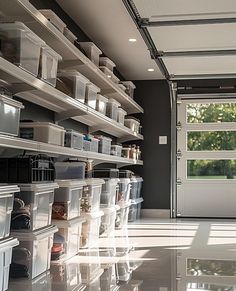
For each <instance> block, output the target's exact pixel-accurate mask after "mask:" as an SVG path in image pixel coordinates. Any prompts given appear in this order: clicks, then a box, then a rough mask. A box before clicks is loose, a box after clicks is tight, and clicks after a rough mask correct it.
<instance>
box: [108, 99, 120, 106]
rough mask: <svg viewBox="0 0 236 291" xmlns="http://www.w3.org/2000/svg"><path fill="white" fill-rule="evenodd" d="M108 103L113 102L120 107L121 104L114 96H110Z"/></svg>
mask: <svg viewBox="0 0 236 291" xmlns="http://www.w3.org/2000/svg"><path fill="white" fill-rule="evenodd" d="M108 103H113V104H115V105H117V106H118V107H120V106H121V104H120V103H119V102H118V101H116V100H115V99H114V98H109V99H108Z"/></svg>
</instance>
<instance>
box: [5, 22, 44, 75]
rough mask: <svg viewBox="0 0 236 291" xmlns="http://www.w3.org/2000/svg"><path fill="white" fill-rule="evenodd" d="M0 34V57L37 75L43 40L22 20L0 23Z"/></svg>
mask: <svg viewBox="0 0 236 291" xmlns="http://www.w3.org/2000/svg"><path fill="white" fill-rule="evenodd" d="M0 34H2V35H3V36H2V37H1V52H2V57H3V58H4V59H6V60H8V61H9V62H11V63H13V64H15V65H17V66H19V67H21V68H22V69H24V70H25V71H27V72H29V73H31V74H33V75H34V76H35V77H37V76H38V70H39V59H40V50H41V47H42V46H43V45H45V42H44V41H43V40H42V39H41V38H39V37H38V36H37V35H36V34H35V33H33V32H32V31H31V30H30V29H29V28H28V27H27V26H26V25H25V24H24V23H22V22H10V23H0Z"/></svg>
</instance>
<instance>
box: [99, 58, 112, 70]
mask: <svg viewBox="0 0 236 291" xmlns="http://www.w3.org/2000/svg"><path fill="white" fill-rule="evenodd" d="M100 62H104V63H109V64H110V65H111V66H112V67H113V68H114V67H115V66H116V64H115V63H114V62H113V61H112V60H111V59H109V58H108V57H100V58H99V63H100Z"/></svg>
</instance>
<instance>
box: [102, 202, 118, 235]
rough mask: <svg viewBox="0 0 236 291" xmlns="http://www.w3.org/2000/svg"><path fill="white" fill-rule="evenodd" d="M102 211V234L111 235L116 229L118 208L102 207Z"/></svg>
mask: <svg viewBox="0 0 236 291" xmlns="http://www.w3.org/2000/svg"><path fill="white" fill-rule="evenodd" d="M118 208H119V207H118ZM102 211H103V213H104V215H103V216H102V219H101V225H100V235H103V236H108V237H109V236H111V235H112V234H113V233H114V231H115V222H116V211H117V208H116V207H115V206H113V207H111V208H102Z"/></svg>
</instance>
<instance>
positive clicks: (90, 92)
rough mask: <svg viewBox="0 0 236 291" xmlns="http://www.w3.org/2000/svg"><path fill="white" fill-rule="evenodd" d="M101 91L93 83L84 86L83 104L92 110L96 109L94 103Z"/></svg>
mask: <svg viewBox="0 0 236 291" xmlns="http://www.w3.org/2000/svg"><path fill="white" fill-rule="evenodd" d="M100 91H101V89H100V88H98V87H97V86H96V85H94V84H93V83H87V85H86V93H85V103H86V104H87V105H88V106H90V107H92V108H93V109H96V102H97V94H98V93H99V92H100Z"/></svg>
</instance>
